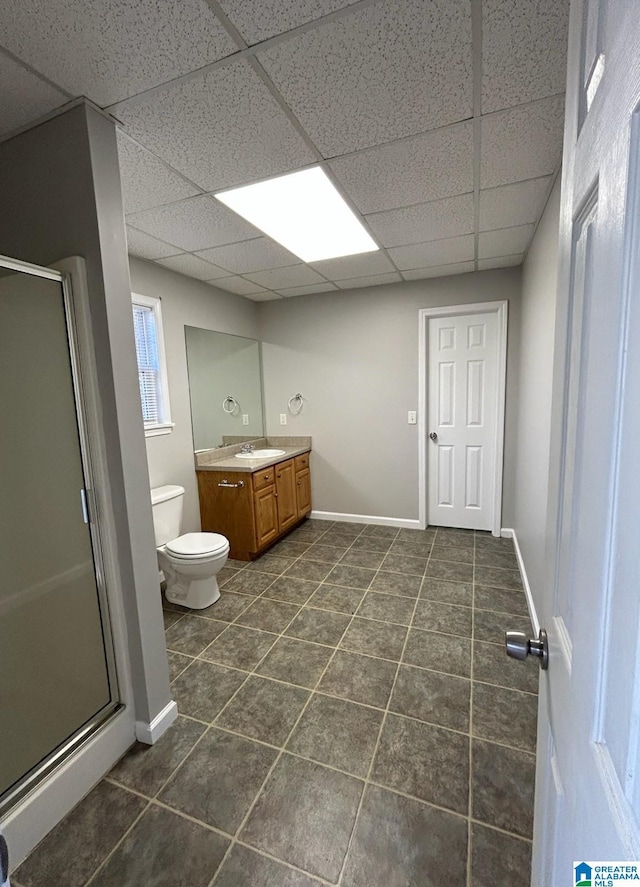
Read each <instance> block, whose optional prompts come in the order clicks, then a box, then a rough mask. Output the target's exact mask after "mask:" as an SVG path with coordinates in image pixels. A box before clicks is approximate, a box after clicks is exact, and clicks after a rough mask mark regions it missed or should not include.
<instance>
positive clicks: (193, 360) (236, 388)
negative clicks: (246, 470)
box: [184, 326, 264, 450]
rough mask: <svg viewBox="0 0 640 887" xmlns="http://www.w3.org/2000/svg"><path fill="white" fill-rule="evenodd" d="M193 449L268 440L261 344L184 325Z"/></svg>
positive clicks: (242, 337)
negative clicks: (263, 400)
mask: <svg viewBox="0 0 640 887" xmlns="http://www.w3.org/2000/svg"><path fill="white" fill-rule="evenodd" d="M184 332H185V339H186V346H187V368H188V373H189V396H190V398H191V426H192V429H193V447H194V449H195V450H206V449H210V448H211V447H220V446H224V445H225V444H231V443H239V442H241V441H243V440H252V439H253V438H256V437H263V436H264V416H263V405H262V362H261V354H260V342H257V341H256V340H255V339H246V338H245V337H244V336H232V335H230V334H229V333H218V332H215V331H213V330H203V329H200V328H199V327H195V326H185V328H184Z"/></svg>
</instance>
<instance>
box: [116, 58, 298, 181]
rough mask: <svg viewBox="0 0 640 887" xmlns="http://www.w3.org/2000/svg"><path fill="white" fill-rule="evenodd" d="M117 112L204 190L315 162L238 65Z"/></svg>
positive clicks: (279, 111)
mask: <svg viewBox="0 0 640 887" xmlns="http://www.w3.org/2000/svg"><path fill="white" fill-rule="evenodd" d="M116 113H117V116H118V118H119V119H120V120H122V122H123V124H124V125H125V128H126V130H127V131H128V132H129V133H130V134H131V135H132V136H134V137H135V138H136V139H137V140H138V141H139V142H141V143H142V144H143V145H146V146H147V147H148V148H149V149H150V150H152V151H153V152H154V153H155V154H157V155H158V156H159V157H162V159H163V160H166V161H167V163H169V164H171V166H173V167H174V168H175V169H177V170H179V171H180V172H181V173H183V175H186V176H188V178H190V179H191V180H192V181H194V182H195V183H196V184H197V185H199V186H200V187H201V188H202V189H203V190H205V191H216V190H220V189H222V188H227V187H230V186H232V185H239V184H245V183H247V182H249V181H251V180H255V179H262V178H266V177H268V176H273V175H276V174H278V173H284V172H288V171H290V170H292V169H297V168H299V167H301V166H305V165H306V164H309V163H313V162H314V161H315V160H316V156H315V154H314V153H313V152H312V151H311V149H310V148H309V147H308V146H307V145H306V143H305V142H304V141H303V140H302V137H301V136H300V135H299V134H298V132H297V131H296V130H295V129H294V127H293V124H292V123H291V122H290V120H289V118H288V117H287V115H286V114H285V113H284V111H283V110H282V109H281V108H280V106H279V105H278V103H277V102H276V100H275V99H274V98H273V96H272V95H271V93H270V92H269V91H268V90H267V88H266V86H265V85H264V83H263V82H262V81H261V80H260V78H259V77H258V75H257V74H256V73H255V72H254V71H253V70H252V68H251V67H250V66H249V64H248V63H247V62H246V61H244V60H238V61H234V62H230V63H229V64H225V65H222V66H221V67H216V68H214V69H213V70H212V71H209V72H208V73H205V74H203V75H201V76H200V77H193V78H191V79H189V80H186V81H185V82H183V83H179V84H177V85H175V86H172V87H169V88H167V89H161V90H158V91H157V92H154V93H153V94H152V95H150V96H149V97H148V98H146V99H142V100H137V101H134V102H130V103H125V104H124V105H120V106H119V107H118V109H117V111H116Z"/></svg>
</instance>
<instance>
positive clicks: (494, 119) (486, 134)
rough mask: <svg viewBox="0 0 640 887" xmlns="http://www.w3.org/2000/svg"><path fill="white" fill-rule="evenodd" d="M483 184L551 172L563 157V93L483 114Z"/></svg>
mask: <svg viewBox="0 0 640 887" xmlns="http://www.w3.org/2000/svg"><path fill="white" fill-rule="evenodd" d="M481 126H482V136H481V160H480V187H481V188H491V187H492V186H494V185H508V184H510V183H511V182H519V181H522V180H524V179H534V178H537V177H538V176H546V175H550V174H551V173H553V172H554V171H555V169H556V168H557V166H558V165H559V163H560V160H561V158H562V133H563V128H564V97H563V96H555V97H553V98H550V99H543V100H542V101H540V102H535V103H534V104H532V105H525V106H523V107H520V108H511V110H509V111H500V112H498V113H497V114H490V115H489V116H487V117H483V118H482V121H481Z"/></svg>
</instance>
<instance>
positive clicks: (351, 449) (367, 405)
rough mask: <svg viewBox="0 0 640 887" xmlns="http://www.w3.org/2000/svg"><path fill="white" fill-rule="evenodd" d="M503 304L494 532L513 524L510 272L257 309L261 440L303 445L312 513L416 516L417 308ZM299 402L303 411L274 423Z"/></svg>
mask: <svg viewBox="0 0 640 887" xmlns="http://www.w3.org/2000/svg"><path fill="white" fill-rule="evenodd" d="M499 299H508V300H509V341H508V368H507V413H506V447H505V496H504V513H503V526H504V525H507V526H510V521H511V520H512V515H513V499H512V491H513V479H514V476H515V434H516V428H517V397H516V384H515V383H516V381H517V375H518V333H519V325H520V318H519V307H520V269H504V270H500V271H483V272H480V273H471V274H464V275H458V276H455V277H446V278H444V277H442V278H437V279H433V280H421V281H415V282H406V283H399V284H391V285H389V286H377V287H372V288H366V289H357V290H350V291H344V292H338V293H321V294H318V295H310V296H298V297H297V298H294V299H287V300H286V301H277V302H275V301H274V302H263V303H261V304H260V305H259V306H258V316H259V321H260V327H259V329H260V336H259V337H260V339H262V342H263V364H264V378H265V412H266V424H267V429H266V430H267V434H270V435H275V434H285V433H286V434H302V435H309V434H310V435H312V437H313V453H312V487H313V507H314V509H315V510H318V511H329V512H338V513H342V514H345V513H346V514H363V515H377V516H381V517H394V518H405V519H406V518H408V519H417V517H418V426H411V425H408V424H407V411H408V410H417V409H419V405H418V309H420V308H429V307H435V306H442V305H455V304H465V303H470V302H486V301H492V300H499ZM297 392H301V393H302V395H303V396H304V398H305V403H304V407H303V409H302V411H301V413H300V414H299V415H298V416H291V415H289V416H288V424H287V427H286V429H285V428H283V427H282V426H280V424H279V414H280V413H283V412H286V411H287V401H288V400H289V398H290V397H291V396H292V395H293V394H295V393H297Z"/></svg>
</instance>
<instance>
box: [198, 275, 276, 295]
mask: <svg viewBox="0 0 640 887" xmlns="http://www.w3.org/2000/svg"><path fill="white" fill-rule="evenodd" d="M210 282H211V286H219V287H220V289H223V290H227V292H230V293H236V294H237V295H238V296H252V295H254V294H255V293H264V292H265V290H264V287H261V286H258V284H257V283H251V281H250V280H245V279H244V277H236V276H235V275H234V276H232V277H219V278H217V279H216V280H212V281H210Z"/></svg>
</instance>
